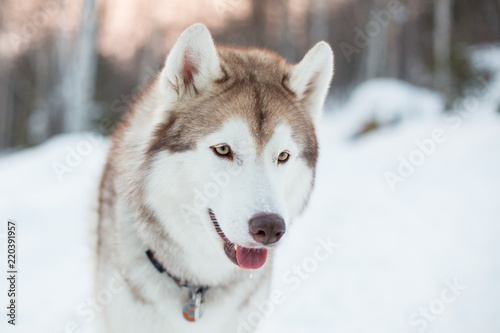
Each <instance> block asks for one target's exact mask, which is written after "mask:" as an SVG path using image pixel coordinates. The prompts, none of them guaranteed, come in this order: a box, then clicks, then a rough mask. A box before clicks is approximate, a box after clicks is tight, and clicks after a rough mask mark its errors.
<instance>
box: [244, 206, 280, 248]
mask: <svg viewBox="0 0 500 333" xmlns="http://www.w3.org/2000/svg"><path fill="white" fill-rule="evenodd" d="M248 226H249V229H250V235H252V237H253V239H255V240H256V241H257V242H259V243H261V244H264V245H267V244H273V243H276V242H277V241H279V240H280V238H281V236H283V235H284V234H285V231H286V225H285V221H283V219H282V218H281V216H279V215H277V214H267V213H266V214H258V215H255V216H254V217H252V218H251V219H250V221H248Z"/></svg>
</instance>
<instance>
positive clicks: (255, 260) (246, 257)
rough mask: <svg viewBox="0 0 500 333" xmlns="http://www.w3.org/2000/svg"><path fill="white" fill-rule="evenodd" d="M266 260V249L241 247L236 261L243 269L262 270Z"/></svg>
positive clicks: (238, 249)
mask: <svg viewBox="0 0 500 333" xmlns="http://www.w3.org/2000/svg"><path fill="white" fill-rule="evenodd" d="M266 259H267V250H266V249H247V248H246V247H241V246H238V247H237V249H236V260H238V264H239V265H240V266H241V267H243V268H248V269H257V268H261V267H262V266H263V265H264V264H265V263H266Z"/></svg>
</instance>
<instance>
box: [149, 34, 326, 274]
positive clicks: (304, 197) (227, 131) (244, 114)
mask: <svg viewBox="0 0 500 333" xmlns="http://www.w3.org/2000/svg"><path fill="white" fill-rule="evenodd" d="M332 74H333V53H332V51H331V49H330V47H329V46H328V44H326V43H324V42H320V43H318V44H316V46H314V47H313V48H312V49H311V50H310V51H309V52H308V53H307V55H306V56H305V57H304V59H303V60H302V61H301V62H300V63H299V64H297V65H290V64H287V63H286V61H285V60H284V59H282V58H281V57H279V56H278V55H276V54H274V53H271V52H269V51H265V50H259V49H243V48H232V47H224V46H217V47H216V46H215V45H214V43H213V41H212V38H211V36H210V33H209V32H208V30H207V29H206V28H205V27H204V26H203V25H201V24H195V25H193V26H191V27H190V28H188V29H187V30H186V31H184V33H183V34H182V35H181V36H180V38H179V40H178V41H177V43H176V44H175V46H174V48H173V49H172V51H171V52H170V54H169V56H168V57H167V60H166V64H165V67H164V69H163V70H162V72H161V74H160V77H159V79H158V82H157V84H158V87H159V88H158V89H159V92H160V95H161V99H162V108H163V113H162V117H163V119H161V121H160V123H159V125H158V126H157V128H156V130H155V132H154V135H153V137H152V138H151V142H150V145H149V149H148V156H149V158H150V159H151V161H152V162H151V166H150V169H149V170H150V171H149V173H148V179H147V182H146V183H147V189H148V193H149V194H148V201H149V204H150V205H151V206H152V208H153V209H154V210H155V212H157V213H158V214H159V215H160V216H164V217H165V218H168V217H167V216H170V218H171V217H172V209H173V208H172V207H175V210H176V211H177V212H178V215H177V216H181V217H182V218H181V219H180V221H176V222H175V224H176V230H174V231H172V230H169V231H170V233H173V234H174V236H175V233H176V232H177V233H184V232H192V230H195V229H196V228H199V227H200V225H203V226H204V227H208V228H209V229H208V233H209V235H211V236H209V237H214V238H216V239H217V240H218V242H219V244H220V249H221V250H222V249H224V251H225V253H226V255H227V256H228V257H229V259H230V260H232V261H233V262H234V263H235V264H237V265H239V266H241V267H244V268H259V267H261V266H262V265H263V264H264V263H265V261H266V256H267V249H268V248H271V247H273V246H275V244H276V243H277V242H278V241H279V240H280V238H281V237H282V236H283V235H284V234H285V232H286V229H287V227H288V226H289V223H290V221H291V220H292V219H293V218H294V217H295V216H297V215H298V214H299V213H300V212H301V210H302V209H303V207H304V206H305V205H306V203H307V201H308V198H309V194H310V192H311V189H312V187H313V182H314V174H315V167H316V160H317V156H318V144H317V139H316V134H315V126H316V124H317V123H318V120H319V117H320V114H321V109H322V106H323V102H324V99H325V96H326V93H327V90H328V86H329V83H330V80H331V77H332ZM195 221H196V222H195ZM193 228H195V229H193ZM204 232H207V230H206V229H205V230H204ZM217 234H218V235H217Z"/></svg>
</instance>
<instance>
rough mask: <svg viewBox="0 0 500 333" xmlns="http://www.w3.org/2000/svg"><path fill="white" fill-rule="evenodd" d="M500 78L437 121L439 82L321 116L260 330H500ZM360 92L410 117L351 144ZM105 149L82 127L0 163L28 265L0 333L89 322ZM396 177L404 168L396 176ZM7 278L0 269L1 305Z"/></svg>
mask: <svg viewBox="0 0 500 333" xmlns="http://www.w3.org/2000/svg"><path fill="white" fill-rule="evenodd" d="M494 78H495V79H498V77H494ZM367 87H368V88H367ZM499 87H500V85H498V81H495V80H493V83H492V84H491V85H490V86H488V87H487V89H483V90H482V91H481V92H479V91H478V92H475V93H473V94H471V95H470V96H469V97H468V101H469V102H468V103H463V105H460V107H459V108H457V110H456V111H457V112H458V113H453V114H450V115H445V116H443V114H442V113H439V112H438V111H439V110H438V111H436V110H434V109H432V108H428V107H429V106H433V105H434V107H435V108H440V105H441V104H440V103H441V102H440V100H439V97H437V95H435V94H434V93H432V92H429V91H425V90H422V89H417V88H414V87H411V86H409V85H408V84H403V83H400V82H397V81H383V80H382V81H380V80H379V81H374V82H368V83H366V85H365V86H364V87H360V89H358V94H354V95H353V97H352V99H351V102H349V103H347V105H346V107H345V110H344V112H337V113H330V114H327V115H326V116H325V118H324V119H323V121H322V124H321V128H320V143H321V155H320V160H319V164H318V172H317V178H316V188H315V191H314V193H313V196H312V198H311V202H310V205H309V207H308V209H307V210H306V211H305V213H304V215H303V216H302V217H301V218H300V219H299V220H298V221H296V222H295V223H294V225H293V226H292V227H291V228H290V230H289V231H288V234H287V236H286V237H284V239H283V244H281V247H280V248H279V249H278V251H277V253H276V260H275V262H276V266H275V274H274V277H273V287H272V290H273V295H275V296H276V295H279V296H276V297H272V298H270V299H272V300H273V301H269V302H267V303H266V304H261V308H262V309H263V310H262V313H259V314H257V316H261V317H263V318H265V320H264V323H263V324H262V325H261V326H260V327H259V330H258V332H259V333H268V332H269V333H270V332H289V333H294V332H319V331H321V332H362V333H365V332H370V333H375V332H394V333H403V332H408V333H413V332H453V333H460V332H482V333H488V332H499V331H500V320H499V319H498V312H499V310H500V283H499V281H500V260H499V258H498V254H499V253H500V223H499V222H500V206H499V203H498V198H499V197H500V174H499V172H498V170H500V154H499V149H500V114H499V113H498V112H497V111H496V110H497V109H498V101H499V100H500V99H498V96H500V89H499ZM363 89H364V90H363ZM359 90H361V91H364V92H365V94H366V95H363V94H361V93H359ZM377 91H378V94H377ZM363 96H365V97H366V96H372V97H370V98H372V99H370V98H368V99H365V103H363V98H364V97H363ZM391 96H399V97H397V98H396V97H394V99H393V98H392V97H391ZM374 100H378V101H379V102H377V103H375V102H373V101H374ZM384 100H386V101H387V102H388V104H387V105H388V107H387V108H384V103H381V101H384ZM367 101H372V102H367ZM366 103H368V104H369V105H370V104H371V105H377V108H372V109H371V110H375V109H376V110H377V111H376V112H375V113H373V114H374V115H377V116H376V117H379V116H378V115H380V117H382V118H380V119H384V120H387V119H389V118H391V117H393V116H394V115H398V113H397V112H396V111H394V110H399V111H398V112H403V114H405V112H407V111H406V108H405V107H396V106H397V105H403V106H404V105H411V106H413V109H412V110H413V111H411V112H410V113H409V114H413V115H412V116H411V117H409V118H408V120H405V121H402V122H400V123H398V124H395V125H393V126H388V127H383V128H381V129H379V130H377V131H374V132H371V133H369V134H367V135H365V136H362V137H360V138H359V139H357V140H354V141H353V140H350V139H349V137H350V135H351V134H352V133H349V132H348V130H346V129H348V128H349V125H352V124H356V123H359V119H360V117H361V116H363V117H364V116H367V115H371V113H370V112H371V111H370V112H369V111H366V105H365V104H366ZM395 105H396V106H395ZM384 110H386V111H384ZM401 110H402V111H401ZM419 110H426V111H424V112H419ZM367 112H368V113H367ZM384 112H387V114H384ZM384 117H385V118H384ZM401 119H407V118H406V116H403V117H402V118H401ZM350 129H352V127H350ZM436 131H438V132H439V133H440V135H439V136H436V135H434V134H435V133H436ZM422 147H423V148H422ZM107 149H108V142H107V140H103V139H100V138H98V137H96V136H95V135H93V134H89V133H82V134H71V135H63V136H59V137H56V138H53V139H51V140H49V141H48V142H46V143H44V144H42V145H40V146H38V147H35V148H32V149H28V150H24V151H21V152H18V153H13V154H10V155H7V156H4V157H2V158H0V187H1V188H2V189H3V190H2V191H1V192H0V220H1V221H3V222H2V226H1V227H0V233H5V230H6V228H5V226H6V221H7V219H9V218H10V219H15V220H16V221H17V223H18V242H19V250H18V254H19V272H20V273H19V281H18V290H19V296H18V304H19V308H18V325H16V327H12V326H11V325H7V324H6V319H5V317H4V316H5V314H4V312H5V311H6V310H5V308H4V307H3V309H4V310H2V317H3V319H2V321H1V324H0V328H1V331H2V332H50V333H55V332H57V333H61V332H83V330H85V332H88V331H90V329H89V324H88V323H86V322H85V318H83V317H81V316H79V315H78V311H77V309H78V307H79V306H81V304H86V303H88V302H89V301H90V297H91V284H92V281H91V273H90V272H91V271H92V269H93V266H92V262H93V253H92V250H91V246H90V244H91V243H92V241H93V238H92V234H93V233H92V231H93V229H94V227H95V225H94V223H93V221H94V214H95V208H96V207H95V196H96V192H97V185H98V180H99V177H100V173H101V168H102V166H103V163H104V161H105V155H106V151H107ZM402 161H406V169H405V168H404V167H402V166H401V165H402V164H404V163H405V162H402ZM412 161H413V162H415V163H413V162H412ZM417 162H418V163H417ZM414 164H415V165H414ZM64 167H65V168H64ZM54 168H56V170H58V172H59V173H58V172H56V171H54ZM61 168H62V169H61ZM398 169H399V170H398ZM401 170H403V171H405V172H403V174H401V172H400V171H401ZM64 171H67V173H64ZM388 174H392V175H393V176H395V177H396V178H397V177H399V178H398V179H399V180H398V181H397V182H395V183H393V184H392V186H391V185H390V183H389V182H388V181H387V175H388ZM58 175H59V176H58ZM0 241H1V242H2V244H1V246H0V247H1V248H2V250H1V251H2V253H5V252H4V251H5V235H3V238H2V237H1V236H0ZM328 244H330V245H328ZM1 258H2V259H1V261H0V266H2V270H4V267H5V266H6V264H5V255H4V254H2V255H1ZM249 278H251V276H250V275H249ZM6 289H7V284H6V280H5V279H4V278H2V279H0V290H1V293H0V294H1V295H2V296H1V298H2V302H3V303H4V304H5V302H6V299H7V298H6V295H5V292H4V291H5V290H6ZM273 302H274V303H273ZM425 311H427V313H426V312H425ZM80 329H81V330H80Z"/></svg>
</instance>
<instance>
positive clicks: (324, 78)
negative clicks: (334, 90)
mask: <svg viewBox="0 0 500 333" xmlns="http://www.w3.org/2000/svg"><path fill="white" fill-rule="evenodd" d="M333 62H334V58H333V52H332V49H331V48H330V45H328V44H327V43H325V42H319V43H317V44H316V45H315V46H314V47H313V48H312V49H311V50H309V52H307V54H306V55H305V57H304V59H302V61H301V62H300V63H299V64H298V65H296V66H295V68H294V69H293V70H292V75H291V77H290V87H291V88H292V90H294V91H295V92H296V93H297V95H298V96H299V98H300V99H302V100H304V102H305V103H304V104H305V105H306V107H307V108H308V110H309V112H310V113H311V116H312V118H313V119H314V121H315V122H316V123H317V122H318V121H319V119H320V116H321V109H322V108H323V103H324V102H325V98H326V94H327V93H328V87H329V86H330V81H331V79H332V76H333Z"/></svg>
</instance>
